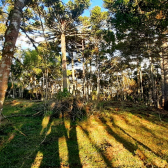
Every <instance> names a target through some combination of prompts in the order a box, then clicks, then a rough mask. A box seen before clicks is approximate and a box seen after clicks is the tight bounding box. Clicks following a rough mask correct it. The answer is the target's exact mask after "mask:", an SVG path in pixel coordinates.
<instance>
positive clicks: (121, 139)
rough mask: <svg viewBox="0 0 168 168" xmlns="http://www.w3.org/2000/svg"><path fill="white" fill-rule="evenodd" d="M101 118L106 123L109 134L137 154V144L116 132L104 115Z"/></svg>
mask: <svg viewBox="0 0 168 168" xmlns="http://www.w3.org/2000/svg"><path fill="white" fill-rule="evenodd" d="M100 120H101V122H102V123H103V124H105V125H106V130H107V132H108V134H110V135H112V136H113V137H114V138H115V139H116V140H117V141H118V142H120V143H122V144H123V146H124V147H125V148H126V149H127V150H128V151H130V152H131V153H132V154H133V155H134V154H135V153H134V151H135V150H136V149H137V146H136V145H134V144H132V143H131V142H128V141H127V140H126V139H124V138H123V137H121V136H119V135H118V134H116V133H115V132H114V131H113V130H112V129H111V127H110V126H109V125H108V124H107V121H106V119H105V118H104V117H101V118H100Z"/></svg>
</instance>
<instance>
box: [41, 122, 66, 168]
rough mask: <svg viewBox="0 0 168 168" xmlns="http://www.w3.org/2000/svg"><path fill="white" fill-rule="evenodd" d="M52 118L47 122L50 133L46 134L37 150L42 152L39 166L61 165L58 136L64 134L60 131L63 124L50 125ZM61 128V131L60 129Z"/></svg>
mask: <svg viewBox="0 0 168 168" xmlns="http://www.w3.org/2000/svg"><path fill="white" fill-rule="evenodd" d="M52 122H53V120H51V121H50V123H49V124H48V128H50V129H51V133H50V134H49V135H48V136H47V138H46V139H45V140H44V142H43V143H42V144H41V145H40V148H39V151H40V152H41V153H42V154H43V160H42V162H41V165H40V168H42V167H57V168H59V167H61V165H60V156H59V138H60V137H62V136H64V133H63V132H62V130H63V126H62V125H60V124H59V125H57V126H52ZM60 130H61V131H60Z"/></svg>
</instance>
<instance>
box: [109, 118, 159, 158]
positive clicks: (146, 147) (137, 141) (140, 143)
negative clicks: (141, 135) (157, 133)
mask: <svg viewBox="0 0 168 168" xmlns="http://www.w3.org/2000/svg"><path fill="white" fill-rule="evenodd" d="M111 122H112V123H113V126H114V127H116V128H118V129H120V130H121V131H122V132H123V133H124V134H126V135H127V136H129V137H130V138H132V139H133V140H134V141H135V142H136V143H137V144H139V145H141V146H143V147H144V148H145V149H147V150H148V151H150V152H152V153H154V154H155V155H156V156H158V157H160V156H159V155H158V154H157V153H156V152H154V151H153V150H152V149H150V148H149V147H148V146H146V145H145V144H143V143H142V142H140V141H139V140H137V139H135V138H134V137H132V136H131V135H130V134H128V133H127V132H126V131H125V130H124V129H122V128H121V127H119V126H118V125H116V124H115V122H114V120H113V118H111ZM107 126H108V125H107ZM108 127H109V126H108ZM149 132H150V131H149Z"/></svg>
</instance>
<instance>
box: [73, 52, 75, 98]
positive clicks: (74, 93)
mask: <svg viewBox="0 0 168 168" xmlns="http://www.w3.org/2000/svg"><path fill="white" fill-rule="evenodd" d="M72 83H73V91H72V93H73V96H75V70H74V58H73V52H72Z"/></svg>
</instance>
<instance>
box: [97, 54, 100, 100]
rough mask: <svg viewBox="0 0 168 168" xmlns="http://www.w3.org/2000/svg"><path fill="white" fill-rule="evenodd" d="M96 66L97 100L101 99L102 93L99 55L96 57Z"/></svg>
mask: <svg viewBox="0 0 168 168" xmlns="http://www.w3.org/2000/svg"><path fill="white" fill-rule="evenodd" d="M96 66H97V100H98V99H99V94H100V70H99V56H97V58H96Z"/></svg>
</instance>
